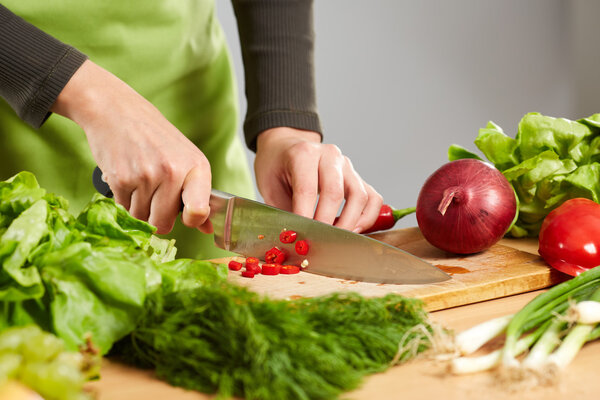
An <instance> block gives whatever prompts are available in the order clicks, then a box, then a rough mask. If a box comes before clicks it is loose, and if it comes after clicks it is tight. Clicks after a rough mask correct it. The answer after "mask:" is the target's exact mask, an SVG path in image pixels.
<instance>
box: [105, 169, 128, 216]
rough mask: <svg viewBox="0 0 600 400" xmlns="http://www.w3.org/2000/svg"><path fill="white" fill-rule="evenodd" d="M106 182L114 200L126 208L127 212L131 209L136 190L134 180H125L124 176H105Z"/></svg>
mask: <svg viewBox="0 0 600 400" xmlns="http://www.w3.org/2000/svg"><path fill="white" fill-rule="evenodd" d="M104 177H105V180H104V181H105V182H106V183H108V186H109V187H110V190H111V192H112V193H113V198H114V199H115V202H116V203H117V204H120V205H122V206H123V207H125V209H126V210H127V211H129V209H130V208H131V195H132V194H133V191H134V190H135V184H134V183H133V179H128V178H125V177H124V176H123V175H106V174H105V175H104Z"/></svg>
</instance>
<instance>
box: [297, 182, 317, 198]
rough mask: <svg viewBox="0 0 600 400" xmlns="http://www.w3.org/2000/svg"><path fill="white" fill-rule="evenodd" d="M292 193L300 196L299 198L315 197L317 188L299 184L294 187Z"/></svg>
mask: <svg viewBox="0 0 600 400" xmlns="http://www.w3.org/2000/svg"><path fill="white" fill-rule="evenodd" d="M294 192H295V194H296V195H300V196H301V197H316V196H317V188H316V187H314V186H312V185H308V184H305V183H300V184H298V185H296V187H295V188H294Z"/></svg>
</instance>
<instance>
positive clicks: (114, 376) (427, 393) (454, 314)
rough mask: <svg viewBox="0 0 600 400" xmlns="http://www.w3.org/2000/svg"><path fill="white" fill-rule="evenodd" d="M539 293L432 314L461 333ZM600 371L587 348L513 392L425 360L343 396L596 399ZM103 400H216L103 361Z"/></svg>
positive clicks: (599, 354)
mask: <svg viewBox="0 0 600 400" xmlns="http://www.w3.org/2000/svg"><path fill="white" fill-rule="evenodd" d="M502 243H503V244H506V245H509V246H513V247H515V248H519V249H520V250H524V251H529V252H533V253H536V252H537V249H536V243H535V242H534V241H531V240H530V241H527V240H525V241H523V240H511V239H504V240H503V241H502ZM539 293H541V291H535V292H530V293H524V294H520V295H514V296H509V297H504V298H500V299H495V300H490V301H485V302H481V303H476V304H470V305H466V306H461V307H455V308H451V309H447V310H442V311H436V312H432V313H430V316H431V319H432V320H433V321H435V322H438V323H439V324H441V325H442V326H444V327H446V328H449V329H453V330H455V331H461V330H463V329H466V328H469V327H471V326H473V325H476V324H477V323H480V322H483V321H485V320H488V319H490V318H494V317H497V316H501V315H506V314H510V313H514V312H516V311H518V310H519V309H521V308H522V307H523V306H524V305H525V304H526V303H527V302H528V301H530V300H531V299H533V298H534V297H535V296H536V295H538V294H539ZM597 366H600V341H598V342H594V343H589V344H587V345H585V347H584V348H583V349H582V350H581V352H580V353H579V354H578V355H577V357H576V358H575V360H574V361H573V362H572V363H571V365H569V367H568V368H567V369H566V371H564V372H563V373H561V374H560V378H559V379H556V380H554V381H553V382H551V383H545V384H543V385H540V384H537V385H528V386H527V387H513V386H511V387H509V386H507V385H506V384H503V383H502V380H501V379H499V378H498V376H497V375H495V374H494V373H492V372H483V373H477V374H470V375H462V376H455V375H451V374H449V373H447V372H446V365H445V364H444V363H442V362H440V361H436V360H433V359H430V358H427V357H426V356H422V357H421V358H418V359H416V360H413V361H410V362H409V363H407V364H404V365H400V366H396V367H393V368H390V369H388V370H387V371H386V372H384V373H380V374H376V375H371V376H368V377H366V378H365V380H364V383H363V385H362V387H361V388H359V389H358V390H356V391H353V392H349V393H347V394H345V395H344V396H343V398H347V399H355V400H361V399H365V400H367V399H369V400H371V399H378V400H383V399H398V398H406V399H435V398H436V397H441V396H443V398H444V400H450V399H461V400H464V399H477V400H479V399H481V398H485V399H507V398H515V399H541V398H543V399H545V400H553V399H557V400H558V399H564V398H566V396H569V397H571V398H573V399H588V398H590V399H591V398H597V396H598V393H600V380H596V379H597V378H596V376H597V373H596V369H595V367H597ZM90 387H91V388H92V390H94V391H95V392H96V393H97V395H98V398H99V399H100V400H125V399H127V400H136V399H145V400H164V399H169V400H188V399H189V400H191V399H212V398H213V396H209V395H206V394H202V393H198V392H192V391H186V390H182V389H180V388H174V387H171V386H169V385H168V384H166V383H164V382H161V381H159V380H158V379H156V378H155V377H154V376H153V375H152V372H150V371H142V370H138V369H135V368H131V367H128V366H124V365H121V364H118V363H115V362H113V361H110V360H104V365H103V368H102V377H101V379H100V380H99V381H97V382H93V383H91V384H90Z"/></svg>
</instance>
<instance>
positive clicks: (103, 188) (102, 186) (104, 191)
mask: <svg viewBox="0 0 600 400" xmlns="http://www.w3.org/2000/svg"><path fill="white" fill-rule="evenodd" d="M92 182H93V183H94V187H95V188H96V190H97V191H98V193H100V194H101V195H103V196H106V197H113V192H112V190H110V186H108V183H106V182H104V181H103V180H102V171H101V170H100V168H99V167H96V168H94V172H93V173H92Z"/></svg>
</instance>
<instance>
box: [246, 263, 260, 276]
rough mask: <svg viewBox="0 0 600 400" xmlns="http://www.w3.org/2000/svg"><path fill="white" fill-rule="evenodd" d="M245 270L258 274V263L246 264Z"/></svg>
mask: <svg viewBox="0 0 600 400" xmlns="http://www.w3.org/2000/svg"><path fill="white" fill-rule="evenodd" d="M246 271H250V272H252V273H254V274H260V271H261V269H260V265H258V264H246Z"/></svg>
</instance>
